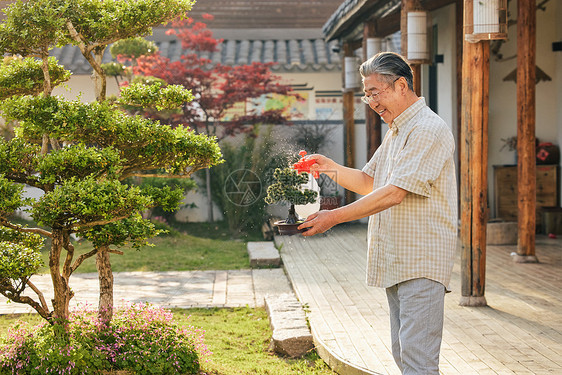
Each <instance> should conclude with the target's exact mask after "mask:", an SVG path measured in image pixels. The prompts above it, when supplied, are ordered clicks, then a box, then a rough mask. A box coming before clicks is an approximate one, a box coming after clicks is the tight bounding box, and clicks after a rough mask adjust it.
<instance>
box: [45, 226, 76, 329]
mask: <svg viewBox="0 0 562 375" xmlns="http://www.w3.org/2000/svg"><path fill="white" fill-rule="evenodd" d="M63 241H64V236H63V231H62V229H53V237H52V242H51V250H50V252H49V269H50V272H51V279H52V281H53V291H54V297H53V300H52V303H53V310H54V320H53V324H58V325H61V326H62V327H64V330H63V331H64V332H66V331H67V330H68V318H69V316H70V312H69V308H68V306H69V304H70V299H71V298H72V296H73V293H72V291H71V290H70V286H69V284H68V278H65V277H63V276H62V275H61V273H60V256H61V252H62V248H63V243H64V242H63Z"/></svg>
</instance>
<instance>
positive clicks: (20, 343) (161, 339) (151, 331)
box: [0, 304, 209, 375]
mask: <svg viewBox="0 0 562 375" xmlns="http://www.w3.org/2000/svg"><path fill="white" fill-rule="evenodd" d="M69 325H70V329H69V332H68V334H64V332H62V331H60V328H59V331H60V332H57V331H55V330H56V329H57V326H56V325H55V326H51V325H48V324H47V323H46V322H44V323H41V324H39V325H37V326H29V325H27V324H25V323H21V322H20V323H16V324H15V325H14V326H12V327H11V328H10V329H9V331H8V334H7V336H6V337H4V338H3V339H2V341H1V342H0V374H1V375H8V374H11V375H20V374H31V375H44V374H49V373H55V374H67V375H74V374H103V373H107V371H112V370H124V371H127V372H128V373H130V374H154V375H159V374H161V375H168V374H182V375H183V374H196V373H197V372H198V371H199V368H200V366H199V363H200V357H205V356H207V355H208V354H209V352H208V350H207V347H206V346H205V344H204V343H203V332H202V331H200V330H198V329H195V328H194V327H185V326H179V325H177V324H176V323H174V321H173V315H172V313H171V312H170V311H169V310H165V309H162V308H158V307H155V306H151V305H145V304H135V305H130V306H128V307H126V308H123V309H118V310H116V312H115V314H114V317H113V321H112V322H111V323H109V324H108V325H105V324H102V323H100V320H99V319H98V317H97V312H96V311H93V310H91V309H89V308H88V307H87V306H85V307H82V308H81V309H79V310H76V311H74V312H73V313H72V314H71V320H70V322H69Z"/></svg>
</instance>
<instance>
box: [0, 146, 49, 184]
mask: <svg viewBox="0 0 562 375" xmlns="http://www.w3.org/2000/svg"><path fill="white" fill-rule="evenodd" d="M39 152H40V147H39V146H38V145H35V144H31V143H28V142H26V141H24V140H23V139H21V138H13V139H11V140H10V141H4V140H3V139H0V174H4V176H5V177H6V178H8V179H10V180H13V181H17V182H27V183H30V184H31V183H32V182H34V181H35V182H38V181H39V179H40V177H39V176H37V175H35V172H36V170H37V164H38V159H37V157H38V155H39Z"/></svg>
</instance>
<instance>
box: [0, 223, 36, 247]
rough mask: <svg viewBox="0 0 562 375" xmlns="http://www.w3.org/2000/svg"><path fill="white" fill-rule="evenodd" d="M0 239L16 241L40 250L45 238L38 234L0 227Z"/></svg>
mask: <svg viewBox="0 0 562 375" xmlns="http://www.w3.org/2000/svg"><path fill="white" fill-rule="evenodd" d="M0 241H4V242H10V243H17V244H20V245H24V246H25V247H28V248H30V249H35V250H41V249H42V248H43V244H44V243H45V240H44V239H43V237H41V236H40V235H38V234H35V233H25V232H21V231H18V230H15V229H10V228H4V227H0Z"/></svg>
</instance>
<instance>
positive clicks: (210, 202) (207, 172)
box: [205, 168, 215, 223]
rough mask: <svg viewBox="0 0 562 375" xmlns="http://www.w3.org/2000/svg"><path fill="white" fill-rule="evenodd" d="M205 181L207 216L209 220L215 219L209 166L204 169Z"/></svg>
mask: <svg viewBox="0 0 562 375" xmlns="http://www.w3.org/2000/svg"><path fill="white" fill-rule="evenodd" d="M205 182H206V184H207V217H208V218H209V222H211V223H212V222H213V221H215V217H214V215H213V196H212V194H211V193H212V191H211V170H210V169H209V168H206V169H205Z"/></svg>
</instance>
